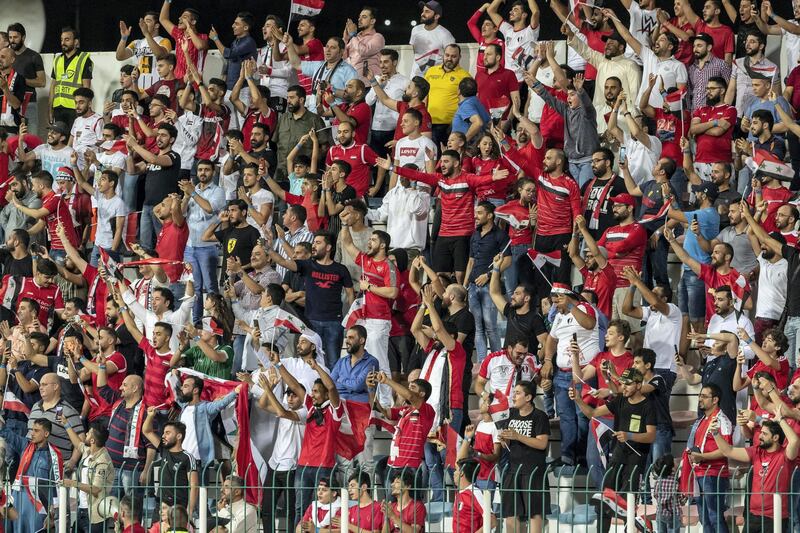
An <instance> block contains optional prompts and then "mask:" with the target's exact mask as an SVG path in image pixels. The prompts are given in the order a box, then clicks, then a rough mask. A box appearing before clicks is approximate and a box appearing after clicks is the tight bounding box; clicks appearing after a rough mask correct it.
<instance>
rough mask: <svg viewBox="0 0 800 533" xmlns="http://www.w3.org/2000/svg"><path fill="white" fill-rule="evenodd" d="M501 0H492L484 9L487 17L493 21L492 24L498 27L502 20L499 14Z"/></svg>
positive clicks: (502, 0)
mask: <svg viewBox="0 0 800 533" xmlns="http://www.w3.org/2000/svg"><path fill="white" fill-rule="evenodd" d="M503 2H504V0H492V3H490V4H489V7H488V8H487V9H486V13H487V14H488V15H489V18H490V19H492V22H494V25H495V26H497V27H498V28H499V27H500V24H502V23H503V22H504V20H503V17H502V15H500V4H502V3H503Z"/></svg>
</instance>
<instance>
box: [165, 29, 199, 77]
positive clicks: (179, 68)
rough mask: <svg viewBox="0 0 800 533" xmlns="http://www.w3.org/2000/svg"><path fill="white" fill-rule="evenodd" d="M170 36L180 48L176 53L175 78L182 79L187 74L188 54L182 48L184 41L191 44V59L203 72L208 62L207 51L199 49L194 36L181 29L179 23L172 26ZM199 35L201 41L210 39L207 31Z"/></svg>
mask: <svg viewBox="0 0 800 533" xmlns="http://www.w3.org/2000/svg"><path fill="white" fill-rule="evenodd" d="M170 36H171V37H172V38H173V39H174V40H175V50H180V52H178V53H177V54H175V59H176V61H175V78H177V79H179V80H182V79H183V75H184V74H186V56H185V55H184V54H183V50H182V48H183V43H184V42H186V43H188V44H189V59H190V60H191V61H192V63H194V65H195V66H196V67H197V70H198V71H200V73H201V74H202V73H203V67H204V66H205V62H206V51H205V50H198V49H197V47H196V46H195V45H194V41H192V38H191V37H189V36H188V35H187V34H186V32H185V31H184V30H182V29H180V28H179V27H178V25H177V24H176V25H175V27H174V28H172V31H171V32H170ZM197 37H199V38H200V40H201V41H208V35H207V34H205V33H198V34H197Z"/></svg>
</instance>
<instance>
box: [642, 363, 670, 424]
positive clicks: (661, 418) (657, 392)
mask: <svg viewBox="0 0 800 533" xmlns="http://www.w3.org/2000/svg"><path fill="white" fill-rule="evenodd" d="M647 384H648V385H652V386H653V392H651V393H650V394H648V395H647V397H648V398H650V401H651V402H653V407H654V408H655V410H656V420H658V423H659V424H666V425H668V426H672V416H671V415H670V414H669V389H668V388H667V382H666V380H665V379H664V378H663V377H661V376H659V375H658V374H656V375H655V376H653V379H651V380H650V381H648V382H647Z"/></svg>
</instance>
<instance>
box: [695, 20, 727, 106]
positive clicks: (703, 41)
mask: <svg viewBox="0 0 800 533" xmlns="http://www.w3.org/2000/svg"><path fill="white" fill-rule="evenodd" d="M713 47H714V39H713V38H712V37H711V36H710V35H708V34H707V33H701V34H699V35H696V36H695V37H693V38H692V54H693V55H694V62H693V63H692V64H691V65H689V69H688V73H689V95H690V99H689V109H690V110H692V111H695V110H697V109H700V108H701V107H703V106H704V105H706V104H707V102H706V96H707V92H706V89H707V88H708V82H710V81H711V79H712V78H716V77H721V78H722V79H723V82H724V83H722V85H721V87H723V88H726V87H727V86H728V80H730V77H731V66H730V65H729V64H728V63H726V62H725V61H724V60H722V59H720V58H718V57H716V56H714V54H712V53H711V50H712V48H713ZM722 91H724V89H722V90H720V91H718V92H719V94H720V99H721V98H722V95H723V94H724V93H723V92H722Z"/></svg>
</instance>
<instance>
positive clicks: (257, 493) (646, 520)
mask: <svg viewBox="0 0 800 533" xmlns="http://www.w3.org/2000/svg"><path fill="white" fill-rule="evenodd" d="M383 465H385V463H384V462H382V461H379V462H378V463H377V466H376V467H374V468H373V469H372V470H370V471H369V472H367V474H368V475H369V480H370V481H371V483H370V484H369V488H368V490H367V494H369V496H370V497H371V499H372V501H375V502H379V504H378V505H373V506H371V507H369V509H368V510H367V511H366V513H365V512H363V511H359V513H358V516H357V517H355V518H353V520H355V521H356V522H355V523H356V524H359V522H358V521H359V520H361V522H360V525H361V527H362V528H364V530H365V531H368V530H370V528H371V527H374V529H382V525H383V524H382V523H383V522H384V521H385V520H386V517H385V516H384V518H383V519H381V517H380V515H382V514H383V511H384V509H386V506H385V505H384V504H383V503H382V502H387V503H388V502H391V501H392V500H393V496H392V492H393V489H392V483H391V482H392V481H393V478H394V477H395V476H397V475H398V472H396V471H392V470H391V469H386V468H385V467H384V466H383ZM762 468H763V467H762V465H757V466H756V467H755V468H751V467H747V468H744V467H742V468H732V469H731V470H730V471H729V477H728V478H724V477H714V478H711V479H701V480H699V481H700V483H699V491H697V492H696V496H695V497H692V496H689V497H688V499H687V498H683V497H681V496H680V495H679V493H678V494H675V495H674V498H673V503H675V504H676V505H677V509H676V510H677V511H678V514H677V515H672V514H671V513H670V512H669V509H668V508H664V507H662V506H661V504H660V502H657V501H656V499H654V497H653V492H654V491H653V488H654V485H655V484H657V483H658V480H657V478H656V477H655V476H654V475H653V473H652V472H651V471H649V470H648V471H647V472H644V473H643V474H644V475H641V473H639V472H637V471H636V469H635V468H633V469H632V468H630V467H623V468H612V469H610V470H608V471H606V472H605V473H604V475H603V477H602V479H603V486H604V487H609V488H612V489H614V488H616V489H619V490H617V491H615V493H609V492H608V491H606V492H605V493H604V492H603V491H602V490H601V489H598V488H596V487H594V486H593V485H592V482H591V479H592V478H591V476H590V475H589V473H588V472H587V471H585V470H579V471H577V472H576V471H573V470H572V469H570V470H569V471H567V470H566V469H564V468H552V467H549V466H548V467H547V468H544V469H536V468H534V469H529V468H527V467H526V465H518V466H517V467H513V466H506V467H505V468H503V469H502V470H501V471H499V472H498V475H497V484H496V487H495V486H493V485H492V484H490V483H486V482H485V481H479V482H478V483H476V486H480V487H481V489H477V492H476V499H477V500H478V503H479V505H478V506H475V508H474V509H475V510H474V511H473V513H472V514H470V513H464V512H463V509H462V508H461V506H459V508H454V505H453V503H454V500H455V497H456V493H457V492H458V489H456V488H455V487H454V486H453V485H452V484H451V483H448V485H447V487H446V488H445V491H444V501H442V502H432V501H430V499H431V496H432V494H433V491H432V489H431V488H430V486H429V483H428V478H429V473H428V472H426V471H425V469H424V463H423V467H422V468H421V469H420V470H418V471H411V470H409V471H407V474H406V475H405V476H402V479H401V482H400V484H401V486H403V487H404V488H409V489H411V490H410V494H409V496H410V497H411V500H410V502H406V500H405V499H404V500H403V501H404V503H408V505H410V506H415V507H414V508H420V506H424V509H425V513H424V517H422V516H420V514H419V513H417V514H414V513H411V512H410V511H409V510H408V509H406V505H404V506H403V509H401V510H400V511H401V516H402V519H404V520H405V519H407V517H408V516H411V517H413V518H411V520H413V522H412V523H410V524H409V525H419V526H422V527H423V528H424V531H426V532H429V533H431V532H432V533H436V532H450V531H483V532H487V533H488V532H490V531H495V530H496V531H504V532H507V533H520V532H522V531H526V532H527V531H529V530H530V531H533V530H534V529H528V526H527V525H525V523H524V522H525V521H524V520H521V521H513V520H511V518H512V517H522V518H529V517H531V516H536V515H540V516H542V518H543V523H544V526H543V529H542V530H547V531H609V530H612V531H614V530H616V531H619V530H620V529H619V528H624V529H625V530H626V531H629V532H633V531H643V530H646V528H652V529H650V530H651V531H656V530H657V529H656V522H658V521H661V522H662V524H661V526H662V529H658V531H701V527H702V526H703V525H705V526H706V527H704V528H703V529H702V530H703V531H706V532H707V531H714V532H718V531H725V528H727V530H728V531H738V530H739V528H740V527H742V526H744V527H743V528H742V531H748V529H747V527H746V526H747V524H748V523H751V524H753V525H759V530H760V531H775V532H780V531H793V532H794V533H800V467H797V468H795V469H794V471H793V472H792V473H791V474H790V473H788V472H786V473H784V472H781V475H785V476H789V478H791V483H790V484H788V485H787V486H788V487H789V488H788V490H786V489H783V490H781V487H780V486H776V487H775V488H774V490H772V491H769V492H763V493H754V492H753V491H752V489H751V488H750V487H752V478H753V476H762V475H765V472H763V471H762ZM229 470H230V468H229V465H214V466H207V467H205V468H204V469H203V470H202V471H201V472H199V473H198V474H199V475H198V480H199V481H200V482H199V483H198V484H197V486H185V485H183V486H167V485H165V484H164V483H163V482H164V481H165V480H166V474H167V473H166V472H164V470H163V469H161V470H160V471H154V473H155V475H154V476H151V480H150V482H148V483H144V484H142V483H140V482H139V474H140V472H141V469H140V468H138V466H137V468H135V469H134V470H133V471H126V473H127V474H126V476H125V481H124V482H123V481H122V479H123V477H122V476H120V475H119V471H118V474H117V479H116V481H115V483H114V484H113V485H112V486H104V487H97V488H98V489H100V490H99V491H98V492H97V493H96V494H93V493H87V492H86V491H85V490H84V491H83V492H82V493H83V495H84V496H85V498H83V499H81V498H79V491H78V490H77V489H76V488H71V487H70V488H67V487H65V486H64V485H63V484H56V483H53V482H52V481H50V482H48V481H44V480H36V481H35V482H33V481H32V482H29V483H27V484H26V483H22V484H20V483H18V482H15V480H14V479H13V477H7V478H6V479H7V480H8V481H6V482H5V483H4V484H3V489H4V491H5V493H6V494H7V495H12V496H13V499H14V508H15V510H16V514H17V517H16V520H17V521H20V522H25V523H26V524H36V523H37V520H41V521H44V520H45V517H48V518H47V521H48V522H49V523H50V524H51V526H52V527H51V530H52V531H58V532H59V533H67V532H80V533H84V532H89V531H91V532H94V531H111V530H112V529H113V522H114V521H117V520H120V519H121V518H122V517H121V515H120V498H121V497H122V496H127V497H128V498H129V499H130V501H131V502H132V507H133V509H136V511H134V514H135V515H137V516H140V518H141V522H140V523H142V524H143V525H144V526H145V527H148V528H149V527H150V526H151V525H152V524H153V523H156V522H160V521H162V520H171V521H172V523H173V524H174V525H176V526H178V529H180V526H181V524H180V520H181V513H180V512H178V511H177V510H176V508H175V507H174V506H171V505H170V504H177V505H181V504H185V503H187V502H189V501H190V500H191V501H196V502H197V504H196V506H195V509H193V510H192V511H191V512H190V513H189V516H190V519H191V522H192V524H194V526H195V531H199V532H206V531H212V530H213V528H215V527H216V526H219V525H222V526H225V525H226V524H228V525H230V524H229V523H228V522H227V520H228V518H227V515H225V513H224V512H223V513H220V512H219V509H218V507H217V504H218V502H219V501H220V499H222V498H223V495H222V489H223V479H225V477H226V474H227V473H228V471H229ZM357 472H360V470H358V471H357V470H353V469H346V470H339V471H337V470H334V471H333V472H330V471H328V470H321V469H303V467H298V469H297V470H295V471H294V472H293V474H288V475H287V473H285V472H274V471H268V472H261V476H260V480H261V481H260V482H259V484H258V486H256V487H251V486H247V485H245V486H243V487H242V488H243V489H244V491H245V493H247V494H252V495H253V499H251V503H248V504H247V505H244V504H242V503H241V502H239V503H234V504H233V505H234V507H236V509H234V514H235V515H236V516H239V515H241V516H242V517H243V520H244V522H243V523H242V522H240V523H238V524H237V527H236V528H234V529H235V530H236V531H244V532H248V533H250V532H258V531H295V530H296V527H297V524H298V523H300V524H302V523H303V522H302V520H301V518H302V517H303V514H304V513H305V512H306V507H307V505H308V504H310V501H308V498H311V499H312V500H314V501H316V499H317V488H318V486H319V483H318V482H317V481H318V480H319V479H321V478H326V479H328V480H329V481H328V483H329V485H328V487H329V488H330V492H329V493H326V492H325V491H322V492H323V493H322V494H321V495H320V496H324V497H327V496H328V495H330V496H331V498H332V500H331V501H325V502H322V503H321V504H318V505H316V506H315V510H316V511H317V514H318V516H317V518H318V520H317V524H316V525H312V526H311V527H310V529H309V528H308V527H306V526H303V525H301V526H300V527H301V531H319V530H320V528H325V527H328V528H330V530H331V531H337V530H341V531H342V532H344V531H348V529H347V524H348V522H349V521H350V518H351V517H350V514H351V513H352V509H351V507H352V506H354V505H359V503H358V501H357V500H353V498H351V494H349V493H348V481H349V479H350V477H351V475H352V474H354V473H357ZM679 472H680V470H679V468H678V467H676V471H675V473H673V474H672V476H671V480H672V481H675V482H676V483H675V484H674V485H675V487H676V489H677V476H678V474H679ZM129 474H130V475H129ZM246 474H247V473H245V476H243V477H244V478H245V479H247V477H248V476H247V475H246ZM450 476H452V472H451V473H450ZM450 476H446V478H448V481H450V479H449V478H450ZM92 477H93V472H91V471H87V470H86V469H83V470H82V471H75V472H72V473H68V474H67V475H66V476H65V479H77V480H78V482H79V483H80V484H81V485H82V486H83V484H87V482H89V481H90V479H91V478H92ZM390 478H392V479H390ZM153 480H155V482H153ZM309 480H311V482H308V481H309ZM409 480H411V481H409ZM407 482H408V483H410V486H408V487H406V486H405V485H403V483H407ZM667 485H669V484H667ZM27 488H31V493H32V494H34V495H36V496H31V495H30V494H28V492H27V490H26V489H27ZM84 488H85V487H84ZM250 489H253V490H252V491H251V490H250ZM193 491H194V493H195V495H196V497H195V498H192V492H193ZM394 491H395V492H396V488H395V490H394ZM657 496H658V499H659V500H660V498H661V497H662V494H657ZM31 498H38V500H39V501H41V502H42V504H43V505H44V514H42V513H37V512H36V510H35V508H34V505H33V504H32V499H31ZM259 498H260V500H258V501H257V499H259ZM298 498H299V499H301V500H302V506H301V505H300V504H296V502H297V499H298ZM248 499H250V498H249V497H248ZM341 502H348V504H347V505H342V503H341ZM418 502H419V503H418ZM226 504H227V506H229V509H230V505H231V502H230V501H228V502H226ZM164 505H166V507H165V506H164ZM762 505H763V507H764V508H766V509H767V510H769V509H770V508H771V509H772V510H773V511H772V513H771V514H772V516H764V515H763V512H762V511H763V509H762ZM251 506H252V507H251ZM294 506H296V507H297V508H298V510H299V513H300V514H295V513H294V512H293V507H294ZM222 508H223V509H224V506H223V507H222ZM365 508H366V506H365ZM390 508H391V507H390ZM337 510H339V511H338V512H340V513H341V518H340V519H339V521H338V523H337V522H335V521H334V522H333V523H335V524H337V526H338V527H335V528H334V527H332V525H331V524H332V521H331V519H330V515H332V514H336V512H337ZM404 510H405V512H403V511H404ZM30 513H36V516H33V517H32V516H31V514H30ZM12 514H13V513H12V512H10V511H9V507H6V508H5V510H4V511H3V522H4V523H3V525H4V526H8V525H9V524H8V522H9V521H10V520H12V516H11V515H12ZM326 515H327V516H328V518H327V519H326ZM462 520H468V521H469V524H462V523H461V521H462ZM176 521H177V523H176ZM417 521H418V523H414V522H417ZM89 524H91V525H89ZM786 524H790V525H786ZM376 525H379V527H375V526H376ZM38 527H41V522H39V524H38ZM304 527H306V528H305V529H303V528H304ZM784 527H786V529H784ZM615 528H617V529H615ZM5 530H6V531H8V529H7V528H6V529H5ZM18 530H19V529H16V531H18ZM23 530H26V529H23ZM421 530H422V529H421ZM31 531H35V530H31ZM218 531H222V530H221V529H218ZM228 531H230V529H228ZM389 531H394V529H392V528H389Z"/></svg>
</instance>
